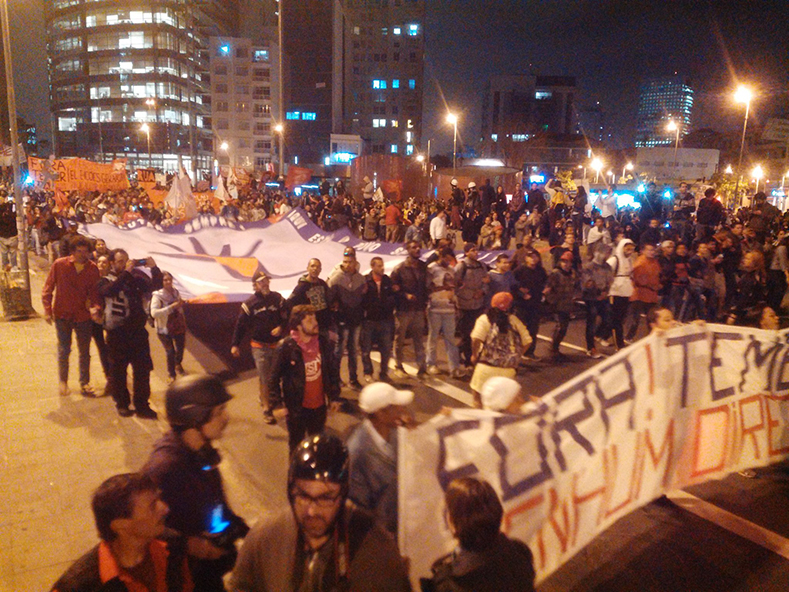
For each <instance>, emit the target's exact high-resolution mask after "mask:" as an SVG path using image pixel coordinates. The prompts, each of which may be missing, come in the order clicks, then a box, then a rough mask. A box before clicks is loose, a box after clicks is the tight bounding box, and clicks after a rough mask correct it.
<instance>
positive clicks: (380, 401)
mask: <svg viewBox="0 0 789 592" xmlns="http://www.w3.org/2000/svg"><path fill="white" fill-rule="evenodd" d="M413 400H414V392H413V391H398V390H397V389H396V388H395V387H393V386H392V385H391V384H387V383H385V382H373V383H372V384H368V385H367V386H366V387H364V388H363V389H362V392H361V394H360V395H359V409H361V410H362V411H364V412H365V413H375V412H376V411H380V410H381V409H383V408H384V407H389V405H409V404H410V403H411V401H413Z"/></svg>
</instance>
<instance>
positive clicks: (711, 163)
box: [635, 146, 720, 181]
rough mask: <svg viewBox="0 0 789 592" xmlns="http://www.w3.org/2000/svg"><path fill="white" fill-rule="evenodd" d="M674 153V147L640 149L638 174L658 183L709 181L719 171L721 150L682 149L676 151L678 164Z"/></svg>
mask: <svg viewBox="0 0 789 592" xmlns="http://www.w3.org/2000/svg"><path fill="white" fill-rule="evenodd" d="M674 153H675V150H674V147H673V146H672V147H665V148H639V149H638V151H637V153H636V163H635V164H636V167H635V170H636V172H637V173H646V175H647V176H648V177H649V178H655V179H657V180H658V181H662V180H671V179H684V180H688V181H693V180H697V179H709V178H710V177H711V176H712V175H714V174H715V172H716V171H717V170H718V163H719V162H720V150H709V149H706V148H680V149H679V150H676V162H675V161H674Z"/></svg>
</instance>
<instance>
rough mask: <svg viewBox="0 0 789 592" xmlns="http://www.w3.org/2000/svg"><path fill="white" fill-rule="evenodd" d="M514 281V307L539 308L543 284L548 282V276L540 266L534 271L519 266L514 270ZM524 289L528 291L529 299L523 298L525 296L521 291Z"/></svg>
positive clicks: (524, 266)
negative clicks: (515, 283) (515, 285)
mask: <svg viewBox="0 0 789 592" xmlns="http://www.w3.org/2000/svg"><path fill="white" fill-rule="evenodd" d="M514 273H515V281H516V282H517V287H516V288H515V290H513V293H512V295H513V296H514V297H515V300H514V302H515V306H516V307H518V308H527V309H532V308H539V306H540V303H541V302H542V291H543V290H544V289H545V283H546V282H547V281H548V274H547V273H546V271H545V268H544V267H543V266H542V265H538V266H537V267H535V268H534V269H531V268H530V267H528V266H526V265H521V266H520V267H518V269H516V270H515V272H514ZM523 288H525V289H526V290H528V291H529V296H530V298H525V296H526V295H525V294H524V293H523V292H521V289H523Z"/></svg>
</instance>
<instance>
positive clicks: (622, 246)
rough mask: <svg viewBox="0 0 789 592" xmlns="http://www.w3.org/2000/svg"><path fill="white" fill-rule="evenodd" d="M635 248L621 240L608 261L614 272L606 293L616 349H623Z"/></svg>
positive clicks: (630, 242)
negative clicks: (608, 296) (609, 297)
mask: <svg viewBox="0 0 789 592" xmlns="http://www.w3.org/2000/svg"><path fill="white" fill-rule="evenodd" d="M635 250H636V246H635V244H634V243H633V241H632V240H630V239H629V238H625V239H622V240H621V241H619V244H617V246H616V249H615V250H614V255H613V256H612V257H610V258H609V259H608V266H609V267H610V268H611V269H612V270H613V271H614V281H613V283H612V284H611V289H610V290H609V291H608V293H609V295H610V296H611V319H612V322H611V328H612V329H613V332H614V339H615V342H616V347H617V348H618V349H622V348H624V347H625V337H624V327H623V325H624V320H625V318H626V317H627V309H628V308H629V306H630V297H631V296H632V295H633V253H634V252H635Z"/></svg>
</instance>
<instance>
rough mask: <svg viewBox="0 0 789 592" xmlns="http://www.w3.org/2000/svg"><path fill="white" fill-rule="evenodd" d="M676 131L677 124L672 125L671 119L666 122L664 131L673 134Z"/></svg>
mask: <svg viewBox="0 0 789 592" xmlns="http://www.w3.org/2000/svg"><path fill="white" fill-rule="evenodd" d="M677 129H678V128H677V124H676V123H674V120H673V119H672V120H671V121H669V122H668V125H667V126H666V131H669V132H675V131H677Z"/></svg>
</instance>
